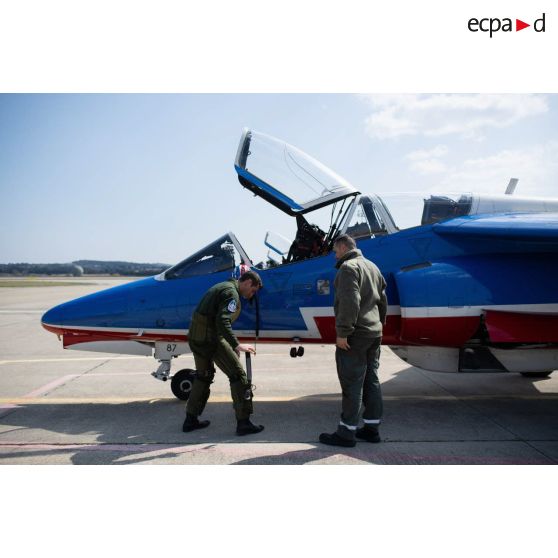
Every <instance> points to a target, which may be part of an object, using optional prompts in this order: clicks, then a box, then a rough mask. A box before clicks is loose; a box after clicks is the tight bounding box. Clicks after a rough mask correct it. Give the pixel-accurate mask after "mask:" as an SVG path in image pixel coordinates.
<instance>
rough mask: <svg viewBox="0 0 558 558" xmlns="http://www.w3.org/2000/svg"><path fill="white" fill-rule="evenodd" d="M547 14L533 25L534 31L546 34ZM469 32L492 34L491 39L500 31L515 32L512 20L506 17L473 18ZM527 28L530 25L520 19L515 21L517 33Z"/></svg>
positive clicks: (470, 21) (469, 25)
mask: <svg viewBox="0 0 558 558" xmlns="http://www.w3.org/2000/svg"><path fill="white" fill-rule="evenodd" d="M545 18H546V14H543V15H542V17H540V18H539V19H536V20H535V22H534V23H533V29H534V30H535V32H537V33H544V32H545V25H546V21H545ZM468 27H469V31H472V32H473V33H477V32H478V31H482V32H483V33H490V38H492V35H493V34H494V33H497V32H498V31H503V32H504V33H505V32H511V31H514V29H513V23H512V19H511V18H509V17H505V18H503V19H500V18H497V17H485V18H483V19H477V18H475V17H472V18H471V19H470V20H469V22H468ZM527 27H531V24H530V23H525V22H524V21H521V20H520V19H516V20H515V31H521V30H522V29H526V28H527Z"/></svg>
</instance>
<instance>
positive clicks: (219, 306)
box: [186, 279, 253, 420]
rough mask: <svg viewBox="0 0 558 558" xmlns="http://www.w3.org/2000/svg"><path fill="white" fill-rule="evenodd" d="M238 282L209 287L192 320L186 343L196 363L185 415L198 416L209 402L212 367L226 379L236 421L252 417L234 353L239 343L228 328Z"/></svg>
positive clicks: (237, 308) (236, 303) (235, 308)
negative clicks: (219, 370)
mask: <svg viewBox="0 0 558 558" xmlns="http://www.w3.org/2000/svg"><path fill="white" fill-rule="evenodd" d="M240 308H241V307H240V294H239V290H238V282H237V281H235V280H234V279H231V280H229V281H224V282H223V283H218V284H217V285H214V286H213V287H211V288H210V289H209V290H208V291H207V293H205V295H204V297H203V298H202V299H201V301H200V303H199V304H198V307H197V308H196V311H195V312H194V314H193V316H192V321H191V323H190V331H189V334H188V342H189V344H190V348H191V349H192V352H193V354H194V361H195V363H196V379H195V380H194V385H193V386H192V391H191V393H190V397H189V398H188V403H187V405H186V412H187V413H188V414H191V415H194V416H196V417H197V416H199V415H201V413H202V412H203V410H204V408H205V404H206V403H207V400H208V398H209V391H210V390H209V386H210V385H211V383H212V382H213V378H214V376H215V367H214V364H213V363H215V364H216V365H217V366H218V367H219V368H220V369H221V370H222V371H223V372H224V373H225V374H226V375H227V376H228V378H229V382H230V386H231V395H232V400H233V407H234V411H235V414H236V419H237V420H243V419H247V418H248V417H249V416H250V415H251V414H252V413H253V408H252V398H251V391H250V387H251V386H250V384H249V383H248V379H247V377H246V372H244V369H243V368H242V365H241V363H240V360H239V358H238V356H237V355H236V353H235V352H234V349H236V347H238V345H239V343H238V340H237V338H236V337H235V335H234V333H233V330H232V327H231V324H232V323H233V322H234V321H235V320H236V319H237V318H238V315H239V314H240Z"/></svg>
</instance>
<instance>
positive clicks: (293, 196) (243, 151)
mask: <svg viewBox="0 0 558 558" xmlns="http://www.w3.org/2000/svg"><path fill="white" fill-rule="evenodd" d="M235 169H236V172H237V173H238V179H239V181H240V183H241V184H242V185H243V186H244V187H245V188H248V189H249V190H250V191H251V192H253V193H254V194H255V195H257V196H260V197H262V198H263V199H265V200H266V201H268V202H270V203H271V204H273V205H274V206H275V207H277V208H279V209H281V210H282V211H284V212H285V213H287V214H289V215H297V214H302V213H307V212H309V211H313V210H314V209H318V208H320V207H323V206H325V205H329V204H332V203H335V202H336V201H339V200H342V199H343V198H346V197H349V196H356V195H357V194H358V193H359V192H358V191H357V190H356V189H355V188H354V187H353V186H351V184H349V182H347V181H346V180H345V179H344V178H342V177H341V176H339V175H338V174H336V173H335V172H333V171H332V170H331V169H329V168H328V167H326V166H325V165H323V164H322V163H320V162H319V161H316V159H314V158H312V157H310V156H309V155H307V154H306V153H304V152H303V151H301V150H300V149H298V148H296V147H294V146H292V145H289V144H288V143H285V142H284V141H282V140H279V139H277V138H274V137H272V136H268V135H265V134H261V133H259V132H255V131H253V130H249V129H247V128H245V129H244V131H243V133H242V137H241V138H240V144H239V146H238V152H237V154H236V160H235Z"/></svg>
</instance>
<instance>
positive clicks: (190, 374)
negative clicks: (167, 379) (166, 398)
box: [171, 368, 196, 401]
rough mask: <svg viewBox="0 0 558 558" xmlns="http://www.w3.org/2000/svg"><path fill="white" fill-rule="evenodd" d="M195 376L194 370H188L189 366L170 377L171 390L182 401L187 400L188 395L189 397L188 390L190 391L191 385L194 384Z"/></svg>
mask: <svg viewBox="0 0 558 558" xmlns="http://www.w3.org/2000/svg"><path fill="white" fill-rule="evenodd" d="M195 378H196V371H195V370H190V369H189V368H184V369H183V370H179V371H178V372H177V373H176V374H175V375H174V376H173V377H172V378H171V390H172V392H173V394H174V395H175V397H178V399H181V400H182V401H188V397H190V392H191V391H192V386H193V385H194V379H195Z"/></svg>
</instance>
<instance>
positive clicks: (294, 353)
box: [289, 347, 304, 358]
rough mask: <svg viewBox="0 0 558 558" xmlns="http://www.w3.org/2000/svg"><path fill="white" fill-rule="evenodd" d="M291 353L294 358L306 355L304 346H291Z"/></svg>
mask: <svg viewBox="0 0 558 558" xmlns="http://www.w3.org/2000/svg"><path fill="white" fill-rule="evenodd" d="M289 354H290V355H291V357H292V358H296V357H301V356H304V347H298V349H297V348H296V347H291V350H290V352H289Z"/></svg>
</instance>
